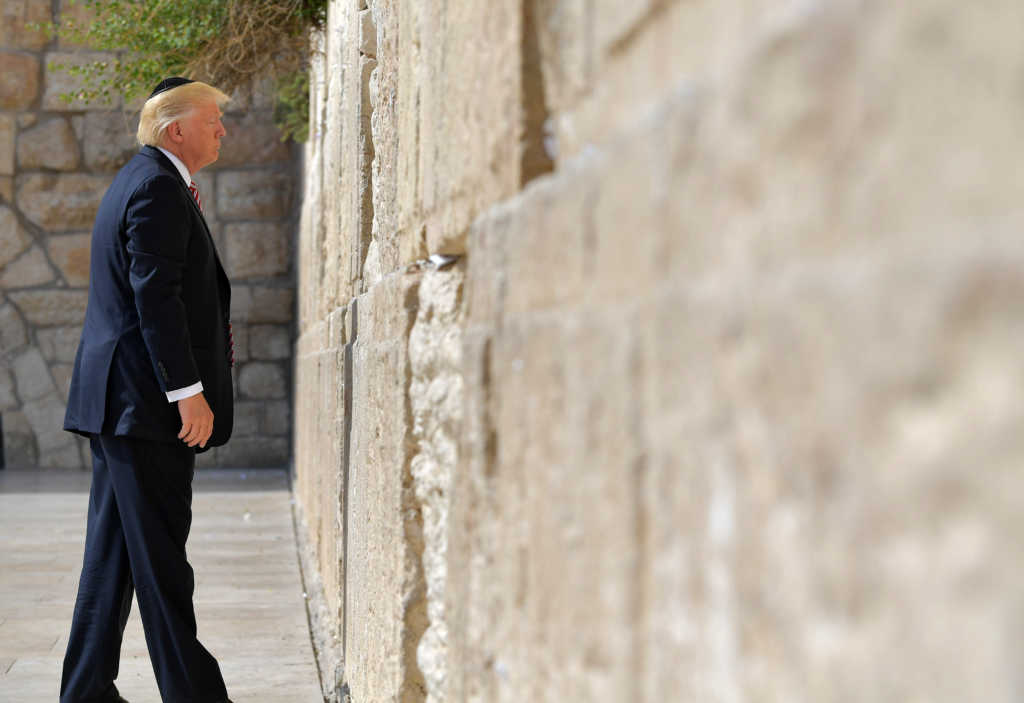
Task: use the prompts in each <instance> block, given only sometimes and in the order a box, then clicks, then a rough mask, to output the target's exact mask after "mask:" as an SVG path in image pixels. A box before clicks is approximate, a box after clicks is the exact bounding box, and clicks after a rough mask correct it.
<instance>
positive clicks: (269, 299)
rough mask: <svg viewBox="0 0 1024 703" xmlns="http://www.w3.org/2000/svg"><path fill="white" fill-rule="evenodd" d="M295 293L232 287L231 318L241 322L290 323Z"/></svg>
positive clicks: (258, 287) (278, 289)
mask: <svg viewBox="0 0 1024 703" xmlns="http://www.w3.org/2000/svg"><path fill="white" fill-rule="evenodd" d="M294 307H295V291H294V290H293V289H291V288H270V287H266V286H244V285H243V286H232V288H231V317H232V318H234V319H237V320H239V321H241V322H251V323H257V322H290V321H291V320H292V318H293V317H294Z"/></svg>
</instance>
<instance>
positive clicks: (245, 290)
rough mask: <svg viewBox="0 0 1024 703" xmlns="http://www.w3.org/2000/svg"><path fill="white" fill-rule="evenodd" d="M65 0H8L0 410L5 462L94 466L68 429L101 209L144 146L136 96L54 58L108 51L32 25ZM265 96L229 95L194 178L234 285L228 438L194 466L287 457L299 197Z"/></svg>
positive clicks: (1, 171) (0, 101)
mask: <svg viewBox="0 0 1024 703" xmlns="http://www.w3.org/2000/svg"><path fill="white" fill-rule="evenodd" d="M63 4H64V5H66V6H67V12H73V13H81V7H82V6H81V5H73V4H69V3H68V2H67V0H63ZM59 10H60V7H59V6H58V4H57V3H52V2H51V1H50V0H2V1H0V417H2V419H3V444H4V450H5V455H6V461H7V465H8V466H9V467H36V466H38V467H43V468H69V467H88V466H91V460H90V459H89V457H88V445H87V443H86V442H85V441H84V440H77V439H76V438H74V437H73V436H72V435H70V434H68V433H66V432H63V431H61V429H60V428H61V426H62V424H63V415H64V404H65V401H66V394H67V388H68V384H69V382H70V375H71V364H72V362H73V361H74V356H75V351H76V349H77V346H78V339H79V335H80V333H81V325H82V319H83V316H84V313H85V305H86V299H87V292H88V285H89V241H90V231H91V229H92V221H93V217H94V216H95V213H96V207H97V206H98V204H99V201H100V199H101V198H102V196H103V193H104V191H105V190H106V188H107V186H108V185H109V184H110V181H111V180H112V179H113V176H114V173H116V171H117V170H118V169H119V168H120V167H121V166H122V165H123V164H124V163H125V162H126V161H127V160H128V159H129V158H131V156H132V155H133V154H134V153H135V152H136V151H137V150H138V146H137V144H136V143H135V137H134V135H135V129H136V126H137V124H138V115H137V108H138V106H137V105H136V106H133V105H123V104H122V103H121V101H120V99H119V98H116V99H115V101H114V102H112V103H109V104H106V105H103V104H82V103H81V102H80V101H75V102H73V103H70V104H68V103H66V102H64V101H62V100H61V98H60V96H61V94H63V93H68V92H72V91H73V89H74V86H75V84H74V82H73V79H71V78H70V77H69V75H68V74H67V73H66V72H64V71H61V70H59V69H56V68H55V67H54V64H64V65H72V64H74V63H76V62H83V61H86V60H91V59H94V58H101V57H102V56H103V55H102V54H97V53H95V52H91V51H87V50H85V49H84V48H82V47H77V46H73V45H68V44H67V43H66V42H64V41H61V40H57V39H54V40H50V39H47V38H46V37H45V36H44V35H42V34H40V33H38V32H34V31H32V30H31V29H29V28H28V27H27V26H26V25H28V24H31V23H33V22H35V23H39V22H48V21H50V20H51V19H52V18H53V17H54V16H55V15H54V13H55V11H59ZM79 16H81V15H80V14H79ZM271 107H272V105H271V104H270V103H269V102H268V100H267V99H266V98H264V97H262V95H260V94H259V93H257V94H256V95H255V97H254V96H252V95H248V94H238V95H236V96H235V100H234V101H233V102H232V103H231V105H230V106H229V107H228V108H227V116H226V117H225V119H224V123H225V127H226V129H227V136H226V137H225V138H224V144H223V148H222V150H221V156H220V159H219V160H218V162H217V163H216V164H214V165H212V166H210V167H209V168H207V169H204V170H203V171H202V172H200V173H199V174H198V176H197V178H196V182H197V183H198V185H199V189H200V194H201V197H202V199H203V207H204V210H205V213H206V217H207V221H208V223H209V224H210V230H211V232H212V234H213V236H214V239H215V241H216V243H217V246H218V249H219V253H220V257H221V260H222V262H223V264H224V267H225V269H226V270H227V273H228V275H229V277H230V278H231V281H232V284H233V300H232V318H233V327H234V335H235V344H236V351H235V360H236V366H235V371H236V376H235V381H236V383H235V388H236V395H237V403H236V406H235V431H234V439H232V441H231V442H230V443H229V444H228V445H226V446H225V447H223V448H219V449H216V450H213V451H210V452H207V453H205V454H202V455H200V458H199V462H198V463H199V465H201V466H285V465H286V464H287V462H288V459H289V456H290V434H291V408H290V387H291V356H292V351H291V350H292V339H293V326H294V322H293V319H294V313H293V307H294V265H293V256H292V246H293V245H292V240H293V232H294V230H295V219H294V217H293V214H292V213H293V211H296V210H297V206H295V205H294V202H295V201H296V200H297V195H298V194H297V192H296V189H295V188H294V180H295V169H296V161H295V159H294V158H293V154H292V148H291V147H290V146H289V145H288V144H286V143H284V142H282V141H281V140H280V135H279V133H278V131H277V129H276V128H275V127H274V126H273V123H272V120H271ZM133 108H134V109H133Z"/></svg>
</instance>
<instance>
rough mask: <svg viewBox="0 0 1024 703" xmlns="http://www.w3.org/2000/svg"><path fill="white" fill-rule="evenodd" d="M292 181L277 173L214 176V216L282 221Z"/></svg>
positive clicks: (254, 172) (252, 172)
mask: <svg viewBox="0 0 1024 703" xmlns="http://www.w3.org/2000/svg"><path fill="white" fill-rule="evenodd" d="M291 191H292V178H291V176H290V175H289V174H287V173H285V172H281V171H269V170H265V169H261V170H257V171H225V172H222V173H220V174H218V176H217V214H218V215H220V216H221V217H226V218H258V217H284V216H285V215H287V214H288V209H289V207H290V206H291Z"/></svg>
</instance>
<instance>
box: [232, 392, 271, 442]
mask: <svg viewBox="0 0 1024 703" xmlns="http://www.w3.org/2000/svg"><path fill="white" fill-rule="evenodd" d="M263 406H264V404H263V403H261V402H257V401H247V400H243V401H240V402H237V403H235V408H234V426H233V428H232V430H231V437H232V438H233V439H232V441H234V439H237V438H238V437H247V436H251V435H256V434H259V433H260V421H261V420H262V419H263Z"/></svg>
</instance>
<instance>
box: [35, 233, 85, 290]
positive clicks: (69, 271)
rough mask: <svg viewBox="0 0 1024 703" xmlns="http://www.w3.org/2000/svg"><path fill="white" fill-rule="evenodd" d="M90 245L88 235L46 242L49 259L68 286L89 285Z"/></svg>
mask: <svg viewBox="0 0 1024 703" xmlns="http://www.w3.org/2000/svg"><path fill="white" fill-rule="evenodd" d="M91 245H92V235H90V234H84V233H83V234H68V235H59V236H54V237H50V238H49V239H47V241H46V246H47V249H48V250H49V253H50V259H51V260H52V261H53V263H54V264H56V266H57V267H58V268H59V269H60V272H61V273H62V274H63V275H64V280H65V281H67V284H68V285H69V286H88V285H89V257H90V247H91Z"/></svg>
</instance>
